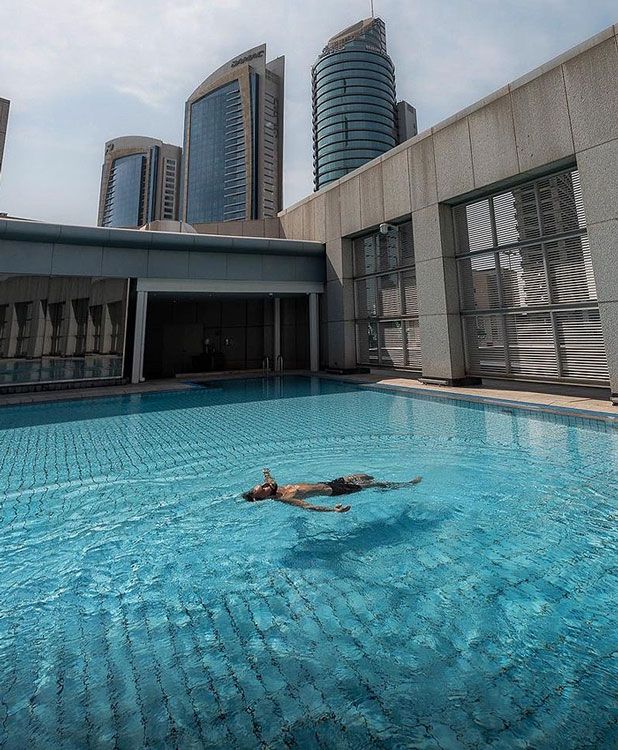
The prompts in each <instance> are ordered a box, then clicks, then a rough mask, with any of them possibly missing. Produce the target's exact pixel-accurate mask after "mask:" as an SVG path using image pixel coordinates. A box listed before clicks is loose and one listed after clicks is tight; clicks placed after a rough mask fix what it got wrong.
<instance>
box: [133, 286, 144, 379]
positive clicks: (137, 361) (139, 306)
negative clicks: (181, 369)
mask: <svg viewBox="0 0 618 750" xmlns="http://www.w3.org/2000/svg"><path fill="white" fill-rule="evenodd" d="M147 306H148V292H138V293H137V302H136V305H135V332H134V335H133V367H132V368H131V382H132V383H141V382H142V381H143V380H144V375H143V373H144V343H145V339H146V308H147Z"/></svg>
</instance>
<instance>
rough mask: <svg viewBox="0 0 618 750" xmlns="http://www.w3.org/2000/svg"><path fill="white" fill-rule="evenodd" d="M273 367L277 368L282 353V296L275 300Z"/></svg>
mask: <svg viewBox="0 0 618 750" xmlns="http://www.w3.org/2000/svg"><path fill="white" fill-rule="evenodd" d="M273 313H274V314H273V358H274V362H273V369H274V370H276V369H277V364H278V360H279V356H280V355H281V298H280V297H275V298H274V300H273Z"/></svg>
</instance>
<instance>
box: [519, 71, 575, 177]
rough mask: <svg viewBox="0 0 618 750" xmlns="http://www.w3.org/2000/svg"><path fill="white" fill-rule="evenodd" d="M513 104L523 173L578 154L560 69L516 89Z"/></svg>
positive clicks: (520, 164)
mask: <svg viewBox="0 0 618 750" xmlns="http://www.w3.org/2000/svg"><path fill="white" fill-rule="evenodd" d="M511 103H512V106H513V120H514V122H515V140H516V142H517V155H518V158H519V166H520V169H521V171H522V172H527V171H528V170H531V169H535V168H537V167H540V166H543V165H544V164H551V163H552V162H555V161H559V160H560V159H564V158H566V157H568V156H570V155H571V154H573V153H574V152H575V147H574V145H573V133H572V131H571V120H570V119H569V110H568V106H567V97H566V88H565V86H564V78H563V76H562V69H561V68H554V69H553V70H550V71H548V72H547V73H545V74H544V75H542V76H540V77H539V78H535V79H534V80H532V81H529V82H528V83H526V84H524V85H523V86H520V87H518V88H516V89H513V90H512V92H511Z"/></svg>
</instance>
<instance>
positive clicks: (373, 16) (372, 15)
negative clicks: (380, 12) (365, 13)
mask: <svg viewBox="0 0 618 750" xmlns="http://www.w3.org/2000/svg"><path fill="white" fill-rule="evenodd" d="M371 17H372V18H375V15H374V14H373V0H371Z"/></svg>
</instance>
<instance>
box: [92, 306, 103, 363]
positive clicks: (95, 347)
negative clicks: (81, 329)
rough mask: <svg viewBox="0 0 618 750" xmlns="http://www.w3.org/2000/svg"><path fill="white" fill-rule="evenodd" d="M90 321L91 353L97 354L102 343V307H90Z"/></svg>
mask: <svg viewBox="0 0 618 750" xmlns="http://www.w3.org/2000/svg"><path fill="white" fill-rule="evenodd" d="M90 321H91V324H92V351H93V352H95V354H98V353H99V352H100V351H101V345H102V342H103V339H102V334H103V305H91V307H90Z"/></svg>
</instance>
